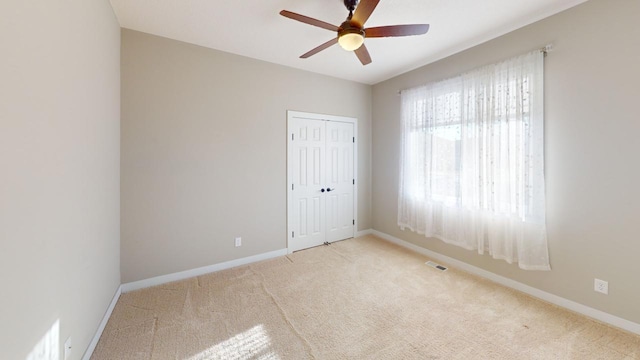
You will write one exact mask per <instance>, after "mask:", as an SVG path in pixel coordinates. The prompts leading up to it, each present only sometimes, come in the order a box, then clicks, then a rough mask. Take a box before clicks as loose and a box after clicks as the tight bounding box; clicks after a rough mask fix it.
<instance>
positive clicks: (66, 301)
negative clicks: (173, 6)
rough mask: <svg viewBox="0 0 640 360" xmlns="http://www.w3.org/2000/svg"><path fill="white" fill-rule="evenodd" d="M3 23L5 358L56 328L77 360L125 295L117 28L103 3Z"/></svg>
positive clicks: (10, 17) (66, 4)
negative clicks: (56, 325)
mask: <svg viewBox="0 0 640 360" xmlns="http://www.w3.org/2000/svg"><path fill="white" fill-rule="evenodd" d="M0 14H1V15H0V18H1V19H2V20H0V48H2V55H1V56H0V284H2V295H1V296H0V358H2V359H19V360H21V359H26V358H27V356H28V355H29V353H30V352H32V350H34V347H35V346H36V344H37V343H38V342H39V341H40V340H41V339H42V338H43V337H44V336H45V334H46V333H47V332H48V330H49V329H50V328H51V326H52V325H53V324H54V323H55V322H56V321H59V324H60V343H63V342H64V340H65V339H66V338H67V337H68V336H71V337H72V344H73V345H72V346H73V349H72V355H73V356H72V359H80V358H81V356H82V355H83V353H84V351H85V349H86V348H87V346H88V345H89V342H90V340H91V339H92V337H93V335H94V334H95V332H96V330H97V328H98V325H99V323H100V321H101V320H102V317H103V316H104V313H105V311H106V309H107V307H108V305H109V303H110V301H111V299H112V298H113V296H114V294H115V292H116V289H117V288H118V286H119V284H120V266H119V256H120V250H119V247H120V241H119V236H120V234H119V222H120V210H119V209H120V205H119V201H120V200H119V186H120V185H119V184H120V175H119V174H120V170H119V169H120V121H119V119H120V80H119V72H120V27H119V25H118V22H117V20H116V18H115V16H114V14H113V12H112V10H111V6H110V5H109V2H108V1H107V0H95V1H2V2H0ZM56 345H57V344H56ZM54 347H55V346H54ZM61 348H62V345H61V344H60V349H61ZM55 350H56V351H57V350H59V349H58V348H57V347H55Z"/></svg>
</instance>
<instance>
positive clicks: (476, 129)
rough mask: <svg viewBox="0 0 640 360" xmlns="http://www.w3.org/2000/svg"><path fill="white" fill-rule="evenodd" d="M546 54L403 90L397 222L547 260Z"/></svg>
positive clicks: (525, 258)
mask: <svg viewBox="0 0 640 360" xmlns="http://www.w3.org/2000/svg"><path fill="white" fill-rule="evenodd" d="M542 79H543V54H542V53H540V52H535V53H531V54H527V55H524V56H520V57H517V58H514V59H511V60H508V61H505V62H502V63H499V64H494V65H490V66H487V67H484V68H481V69H478V70H475V71H472V72H469V73H466V74H462V75H460V76H457V77H455V78H452V79H448V80H444V81H440V82H436V83H431V84H428V85H426V86H423V87H419V88H415V89H410V90H406V91H403V94H402V157H401V173H400V187H399V188H400V193H399V201H398V224H399V226H400V227H402V228H403V229H404V228H409V229H411V230H413V231H416V232H418V233H421V234H425V235H426V236H429V237H437V238H440V239H442V240H443V241H445V242H448V243H452V244H456V245H459V246H462V247H464V248H467V249H474V250H478V252H480V253H484V252H488V253H489V254H491V255H492V256H493V257H495V258H500V259H504V260H506V261H508V262H510V263H511V262H518V263H519V265H520V267H521V268H524V269H532V270H548V269H549V268H550V267H549V258H548V250H547V240H546V227H545V212H544V208H545V199H544V162H543V161H544V148H543V146H544V141H543V132H544V131H543V124H544V121H543V103H542V100H543V93H542V92H543V83H542V81H543V80H542Z"/></svg>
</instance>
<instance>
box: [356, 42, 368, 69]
mask: <svg viewBox="0 0 640 360" xmlns="http://www.w3.org/2000/svg"><path fill="white" fill-rule="evenodd" d="M355 53H356V56H357V57H358V60H360V62H361V63H362V65H367V64H370V63H371V56H370V55H369V51H368V50H367V47H366V46H364V44H362V45H361V46H360V47H359V48H357V49H356V50H355Z"/></svg>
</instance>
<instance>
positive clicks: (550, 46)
mask: <svg viewBox="0 0 640 360" xmlns="http://www.w3.org/2000/svg"><path fill="white" fill-rule="evenodd" d="M539 50H540V52H541V53H543V54H544V56H545V57H546V56H547V54H548V53H550V52H552V51H553V43H549V44H547V45H545V46H543V47H541V48H540V49H539ZM400 95H402V90H398V96H400Z"/></svg>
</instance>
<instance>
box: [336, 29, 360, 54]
mask: <svg viewBox="0 0 640 360" xmlns="http://www.w3.org/2000/svg"><path fill="white" fill-rule="evenodd" d="M354 30H355V29H354ZM338 44H340V46H341V47H342V48H343V49H345V50H347V51H354V50H357V49H358V48H360V46H362V44H364V36H363V35H362V32H361V31H357V30H356V31H346V32H343V33H341V34H340V36H338Z"/></svg>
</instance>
